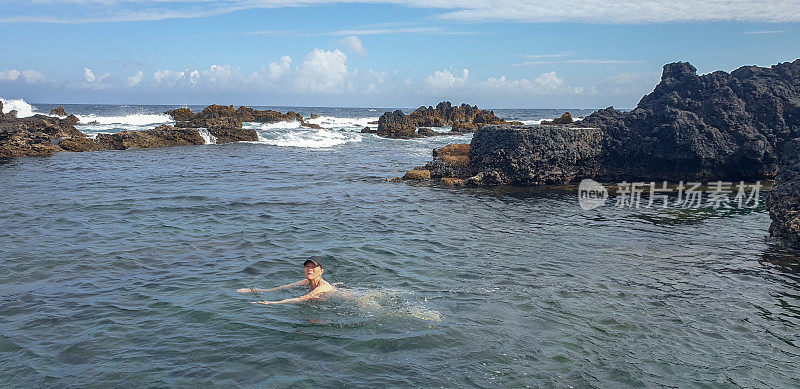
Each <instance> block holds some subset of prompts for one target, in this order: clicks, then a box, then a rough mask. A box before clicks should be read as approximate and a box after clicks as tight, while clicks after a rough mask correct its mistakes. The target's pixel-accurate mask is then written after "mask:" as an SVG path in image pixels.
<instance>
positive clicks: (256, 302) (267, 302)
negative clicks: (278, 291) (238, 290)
mask: <svg viewBox="0 0 800 389" xmlns="http://www.w3.org/2000/svg"><path fill="white" fill-rule="evenodd" d="M250 304H264V305H270V304H275V302H273V301H251V302H250Z"/></svg>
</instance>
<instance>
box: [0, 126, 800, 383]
mask: <svg viewBox="0 0 800 389" xmlns="http://www.w3.org/2000/svg"><path fill="white" fill-rule="evenodd" d="M368 112H369V111H367V112H364V113H362V114H360V116H357V117H359V118H367V117H369V115H375V116H377V114H374V113H373V114H370V113H368ZM378 114H379V113H378ZM330 116H333V115H330ZM353 128H355V125H353ZM259 131H260V133H261V135H262V137H264V139H279V138H281V136H282V135H281V134H283V135H286V136H289V135H291V136H295V137H301V136H302V134H299V133H298V132H297V131H296V129H291V128H288V129H287V128H283V129H280V128H261V129H260V130H259ZM276 132H277V133H276ZM312 135H313V134H312ZM315 136H316V135H315ZM343 136H345V137H347V141H346V142H340V143H336V142H333V143H336V144H332V145H328V144H327V143H326V144H325V145H323V144H316V143H315V144H313V145H312V146H309V147H294V146H286V145H275V144H269V143H268V142H257V143H237V144H227V145H206V146H196V147H174V148H165V149H153V150H127V151H104V152H94V153H61V154H56V155H54V156H52V157H49V158H19V159H15V160H13V161H10V162H6V163H3V164H0V193H2V196H0V220H2V228H1V229H0V334H1V335H2V337H0V383H1V384H0V386H12V387H31V386H35V387H39V386H57V387H62V386H78V387H81V386H106V385H114V386H136V387H138V386H189V385H202V386H207V385H220V386H252V385H259V386H270V387H283V386H295V385H299V386H324V387H328V386H369V387H374V386H385V385H391V386H398V385H408V386H422V387H431V386H444V387H461V386H479V387H499V386H525V385H530V386H558V387H561V386H570V385H571V386H599V387H620V386H648V387H654V386H676V387H686V386H714V387H727V386H731V387H735V386H746V387H753V386H757V387H790V386H796V385H797V382H796V379H797V377H798V376H797V369H798V367H800V335H798V334H800V286H799V284H798V281H799V280H800V275H799V274H800V273H798V270H797V267H795V266H793V265H791V264H790V263H784V262H781V261H777V260H776V259H780V257H778V256H777V255H776V254H774V253H773V251H772V249H771V248H769V247H768V246H767V244H765V243H764V238H765V237H766V235H767V228H768V225H769V216H768V215H767V214H766V213H765V212H764V211H763V210H756V211H753V212H713V211H708V210H693V211H682V212H677V211H669V210H666V211H665V210H633V209H617V208H614V207H611V206H606V207H603V208H600V209H598V210H596V211H591V212H585V211H582V210H581V209H580V207H578V204H577V200H576V195H575V192H574V191H570V190H562V189H552V188H551V189H513V190H487V189H450V188H442V187H437V186H426V185H416V184H408V183H389V182H386V179H387V178H391V177H394V176H398V175H401V174H402V173H403V172H404V171H405V170H408V169H409V168H410V167H412V166H416V165H422V164H424V163H425V162H426V161H427V160H429V159H430V149H431V148H433V147H437V146H441V145H444V144H447V143H454V142H468V141H469V138H468V137H467V138H464V137H447V138H431V139H423V140H412V141H400V140H386V139H380V138H377V137H375V136H374V135H366V134H365V135H361V134H354V133H345V134H344V135H343ZM356 137H357V138H356ZM303 139H306V138H303ZM273 143H274V142H273ZM307 146H308V145H307ZM309 255H321V256H324V257H325V262H324V263H325V266H326V271H325V278H326V279H327V280H329V281H330V282H332V283H334V284H336V285H337V286H338V287H339V288H340V290H341V292H340V293H338V294H336V295H334V296H332V297H330V298H329V299H328V300H326V301H316V302H311V303H306V304H300V305H282V306H281V305H279V306H257V305H253V304H249V302H251V301H255V300H257V299H259V300H260V299H272V298H274V299H278V298H285V297H290V296H296V295H299V294H300V293H302V292H303V291H302V290H294V291H291V290H290V291H281V292H271V293H263V294H261V295H259V296H253V295H242V294H238V293H236V292H235V290H236V289H237V288H242V287H250V286H259V287H270V286H276V285H281V284H285V283H288V282H292V281H296V280H299V279H300V278H301V277H302V261H303V260H304V259H305V258H306V257H307V256H309Z"/></svg>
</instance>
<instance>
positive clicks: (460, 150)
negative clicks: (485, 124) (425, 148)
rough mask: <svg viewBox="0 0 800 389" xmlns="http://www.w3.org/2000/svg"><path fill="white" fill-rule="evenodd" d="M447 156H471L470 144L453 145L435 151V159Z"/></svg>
mask: <svg viewBox="0 0 800 389" xmlns="http://www.w3.org/2000/svg"><path fill="white" fill-rule="evenodd" d="M445 155H469V143H453V144H449V145H447V146H444V147H439V148H436V149H433V158H437V157H442V156H445Z"/></svg>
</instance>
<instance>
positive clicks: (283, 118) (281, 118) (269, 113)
mask: <svg viewBox="0 0 800 389" xmlns="http://www.w3.org/2000/svg"><path fill="white" fill-rule="evenodd" d="M236 116H237V117H238V119H239V120H241V121H243V122H257V123H278V122H291V121H299V122H302V121H303V116H302V115H300V114H299V113H297V112H293V111H289V112H287V113H281V112H278V111H273V110H269V109H268V110H264V111H259V110H257V109H253V108H250V107H244V106H242V107H239V109H237V110H236Z"/></svg>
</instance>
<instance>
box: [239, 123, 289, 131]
mask: <svg viewBox="0 0 800 389" xmlns="http://www.w3.org/2000/svg"><path fill="white" fill-rule="evenodd" d="M243 127H244V128H254V129H256V130H266V131H269V130H287V129H293V128H300V122H298V121H291V122H277V123H254V122H246V123H244V125H243Z"/></svg>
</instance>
